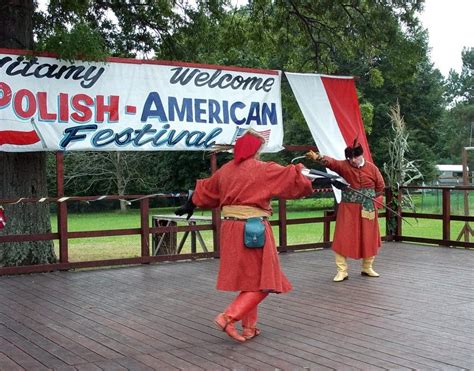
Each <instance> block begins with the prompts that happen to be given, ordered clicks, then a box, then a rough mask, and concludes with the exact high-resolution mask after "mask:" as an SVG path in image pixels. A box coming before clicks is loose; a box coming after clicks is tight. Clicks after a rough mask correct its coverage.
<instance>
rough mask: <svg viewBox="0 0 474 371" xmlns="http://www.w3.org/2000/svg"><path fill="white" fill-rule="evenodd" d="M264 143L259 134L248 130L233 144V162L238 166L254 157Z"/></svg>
mask: <svg viewBox="0 0 474 371" xmlns="http://www.w3.org/2000/svg"><path fill="white" fill-rule="evenodd" d="M264 143H265V139H264V138H263V137H262V136H261V135H260V134H258V133H257V132H255V131H253V130H251V129H249V130H248V131H247V132H246V133H245V134H244V135H242V136H241V137H240V138H239V139H237V141H236V142H235V146H234V161H235V162H236V163H237V164H239V163H241V162H242V161H245V160H247V159H248V158H251V157H253V156H255V154H256V153H257V152H258V150H259V149H260V148H261V147H262V145H263V144H264Z"/></svg>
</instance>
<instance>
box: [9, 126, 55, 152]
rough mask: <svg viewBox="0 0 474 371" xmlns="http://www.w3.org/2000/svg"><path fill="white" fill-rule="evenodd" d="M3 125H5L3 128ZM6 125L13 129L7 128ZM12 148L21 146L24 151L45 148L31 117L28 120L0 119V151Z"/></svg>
mask: <svg viewBox="0 0 474 371" xmlns="http://www.w3.org/2000/svg"><path fill="white" fill-rule="evenodd" d="M5 125H6V126H7V127H5V128H4V126H5ZM8 125H10V127H13V128H15V130H12V129H10V128H8ZM13 148H18V149H20V148H21V150H22V151H24V152H29V151H38V150H42V149H43V150H44V149H45V148H47V147H46V143H45V141H44V139H43V137H42V135H41V133H40V132H39V129H38V127H37V126H36V124H35V122H34V120H33V119H32V120H30V121H10V120H3V121H0V151H6V150H11V149H13Z"/></svg>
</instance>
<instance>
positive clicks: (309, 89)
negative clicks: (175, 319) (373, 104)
mask: <svg viewBox="0 0 474 371" xmlns="http://www.w3.org/2000/svg"><path fill="white" fill-rule="evenodd" d="M285 74H286V77H287V78H288V81H289V82H290V86H291V89H292V90H293V93H294V95H295V97H296V100H297V102H298V105H299V107H300V109H301V111H302V112H303V116H304V118H305V120H306V122H307V124H308V127H309V129H310V131H311V135H312V136H313V139H314V141H315V143H316V145H317V146H318V149H319V151H320V152H321V153H322V154H323V155H328V156H331V157H333V158H335V159H337V160H344V149H345V148H346V147H347V146H349V145H352V144H353V142H354V140H355V139H357V140H358V142H359V143H360V144H361V145H362V148H363V149H364V158H365V159H366V160H368V161H371V162H372V155H371V154H370V150H369V145H368V142H367V137H366V135H365V129H364V123H363V122H362V116H361V114H360V108H359V102H358V100H357V91H356V88H355V83H354V78H353V77H345V76H329V75H320V74H308V73H289V72H285ZM329 172H331V171H329ZM335 194H336V198H337V199H338V201H339V199H340V191H339V190H336V189H335Z"/></svg>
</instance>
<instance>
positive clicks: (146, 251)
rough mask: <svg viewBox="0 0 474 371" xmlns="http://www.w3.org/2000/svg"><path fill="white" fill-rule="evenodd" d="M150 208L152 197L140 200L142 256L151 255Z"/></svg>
mask: <svg viewBox="0 0 474 371" xmlns="http://www.w3.org/2000/svg"><path fill="white" fill-rule="evenodd" d="M149 210H150V199H148V198H144V199H143V200H140V235H141V256H142V258H143V257H146V256H150V224H149V222H148V214H149Z"/></svg>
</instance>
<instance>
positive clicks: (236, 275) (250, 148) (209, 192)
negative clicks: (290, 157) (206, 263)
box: [176, 130, 313, 342]
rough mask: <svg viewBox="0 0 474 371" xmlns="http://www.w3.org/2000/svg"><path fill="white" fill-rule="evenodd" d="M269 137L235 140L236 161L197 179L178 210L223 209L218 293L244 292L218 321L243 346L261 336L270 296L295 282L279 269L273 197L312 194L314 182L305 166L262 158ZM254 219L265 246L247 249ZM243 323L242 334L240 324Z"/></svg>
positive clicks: (250, 135) (252, 135)
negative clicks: (260, 318)
mask: <svg viewBox="0 0 474 371" xmlns="http://www.w3.org/2000/svg"><path fill="white" fill-rule="evenodd" d="M264 143H265V139H264V138H263V137H261V136H260V135H259V134H258V133H257V132H254V131H252V130H249V131H248V132H247V133H246V134H244V135H243V136H242V137H241V138H239V139H238V140H237V141H236V144H235V147H234V159H233V160H232V161H229V162H228V163H226V164H225V165H223V166H222V167H221V168H220V169H219V170H217V171H216V172H215V173H214V174H213V175H212V176H211V177H210V178H206V179H202V180H198V181H197V184H196V189H195V191H194V193H193V194H192V198H191V199H190V200H189V204H190V205H188V207H187V208H186V205H185V206H184V207H182V208H180V209H178V210H177V211H176V212H177V213H178V214H180V215H183V214H185V213H188V215H189V212H191V213H192V210H193V209H194V207H196V206H198V207H200V208H206V209H211V208H220V209H221V210H222V216H223V218H224V220H223V221H222V224H221V245H220V266H219V273H218V277H217V289H218V290H223V291H240V293H239V294H238V295H237V297H236V298H235V300H234V301H233V302H232V303H231V304H230V305H229V306H228V307H227V308H226V309H225V310H224V312H223V313H220V314H219V315H218V316H217V317H216V318H215V320H214V323H215V324H216V326H218V328H220V329H221V330H223V331H225V332H226V333H227V334H228V335H229V336H230V337H232V338H233V339H235V340H237V341H239V342H243V341H246V340H249V339H252V338H253V337H255V336H257V335H258V334H259V333H260V331H259V330H258V329H257V327H256V325H257V306H258V304H259V303H260V302H261V301H262V300H263V299H265V297H266V296H267V295H268V294H269V293H284V292H288V291H290V290H291V288H292V287H291V284H290V282H289V281H288V279H287V278H286V276H285V274H284V273H283V272H282V270H281V268H280V261H279V258H278V254H277V250H276V245H275V239H274V237H273V232H272V227H271V225H270V222H269V221H268V218H269V217H270V216H271V214H272V209H271V206H270V201H271V199H272V198H274V197H279V198H284V199H293V198H300V197H303V196H308V195H310V194H312V192H313V189H312V184H311V181H310V180H309V179H307V178H306V177H305V176H304V175H303V174H302V172H301V171H302V169H303V166H302V165H301V164H298V165H289V166H286V167H285V166H281V165H279V164H277V163H274V162H263V161H260V160H259V159H258V152H259V150H260V149H261V147H262V146H263V144H264ZM249 218H261V220H262V223H263V225H264V236H265V237H264V238H265V242H264V245H263V247H262V248H248V247H246V246H245V245H244V227H245V225H246V221H247V219H249ZM238 321H242V327H243V332H242V334H240V333H239V332H237V329H236V328H235V323H236V322H238Z"/></svg>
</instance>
